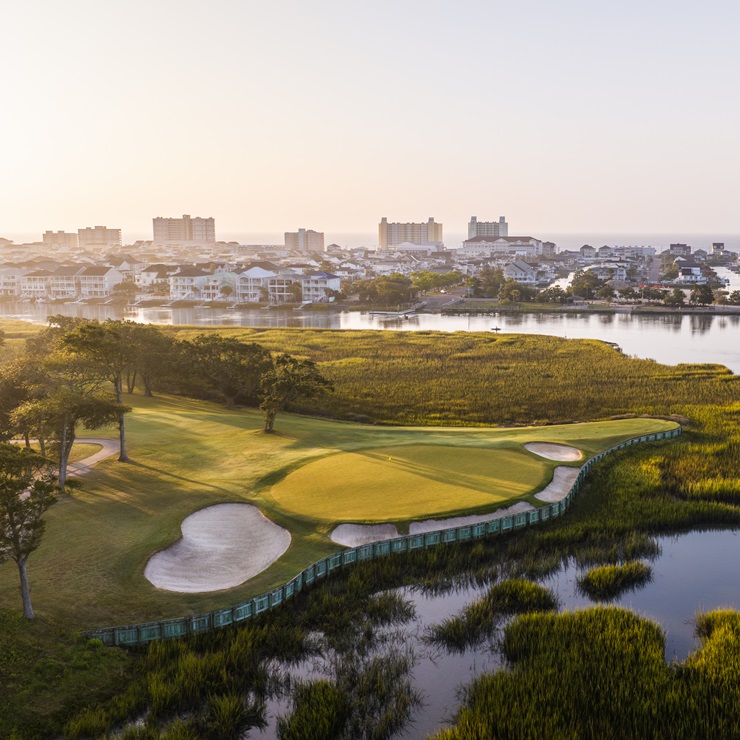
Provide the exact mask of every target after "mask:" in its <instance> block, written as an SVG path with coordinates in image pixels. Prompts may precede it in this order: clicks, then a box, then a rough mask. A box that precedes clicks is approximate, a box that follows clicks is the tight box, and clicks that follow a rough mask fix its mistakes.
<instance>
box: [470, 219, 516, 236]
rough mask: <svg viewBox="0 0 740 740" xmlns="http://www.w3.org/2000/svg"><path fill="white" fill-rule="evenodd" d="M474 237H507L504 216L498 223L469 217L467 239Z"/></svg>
mask: <svg viewBox="0 0 740 740" xmlns="http://www.w3.org/2000/svg"><path fill="white" fill-rule="evenodd" d="M476 236H493V237H498V236H509V224H508V223H506V218H504V216H499V219H498V221H479V220H478V217H477V216H471V217H470V221H469V222H468V239H474V238H475V237H476Z"/></svg>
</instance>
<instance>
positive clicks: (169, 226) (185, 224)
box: [152, 214, 216, 247]
mask: <svg viewBox="0 0 740 740" xmlns="http://www.w3.org/2000/svg"><path fill="white" fill-rule="evenodd" d="M152 226H153V230H154V240H153V244H154V246H155V247H169V246H203V245H212V244H215V243H216V222H215V220H214V219H213V218H211V217H209V218H201V217H200V216H196V217H195V218H193V217H191V216H188V215H187V214H185V215H184V216H183V217H182V218H162V217H161V216H158V217H157V218H154V219H152Z"/></svg>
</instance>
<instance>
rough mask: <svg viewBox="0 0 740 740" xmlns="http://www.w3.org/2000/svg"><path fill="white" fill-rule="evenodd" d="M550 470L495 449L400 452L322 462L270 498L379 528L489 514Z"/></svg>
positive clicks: (411, 448)
mask: <svg viewBox="0 0 740 740" xmlns="http://www.w3.org/2000/svg"><path fill="white" fill-rule="evenodd" d="M550 471H551V466H548V465H546V464H545V463H544V462H543V461H541V460H537V459H535V458H534V457H533V456H531V455H527V454H525V453H524V452H520V451H517V450H511V449H502V448H495V447H494V448H475V447H467V448H466V447H453V446H443V445H404V446H398V447H381V448H376V449H370V450H360V451H357V452H344V453H339V454H335V455H327V456H326V457H323V458H321V459H319V460H316V461H315V462H311V463H308V464H307V465H303V466H302V467H300V468H298V470H295V471H294V472H292V473H290V474H289V475H288V476H287V477H286V478H284V479H283V480H282V481H280V482H279V483H278V484H277V485H275V486H273V488H272V490H271V492H270V497H271V498H272V499H273V500H274V501H275V503H276V504H277V505H278V506H279V507H280V508H282V509H284V510H285V511H290V512H294V513H297V514H302V515H304V516H313V517H315V518H316V519H325V520H327V521H332V522H336V521H354V522H365V521H367V522H386V521H398V520H404V519H414V518H417V517H419V516H425V517H430V516H435V515H438V514H448V513H449V512H454V511H458V510H475V509H479V508H480V507H488V506H495V505H496V504H499V503H502V502H504V501H508V500H509V499H511V498H515V497H518V496H522V495H524V494H527V493H531V492H532V491H533V490H537V489H538V488H540V487H542V485H544V483H545V482H546V479H547V478H548V477H549V475H551V472H550Z"/></svg>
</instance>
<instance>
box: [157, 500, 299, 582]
mask: <svg viewBox="0 0 740 740" xmlns="http://www.w3.org/2000/svg"><path fill="white" fill-rule="evenodd" d="M181 529H182V539H180V540H178V541H177V542H175V544H174V545H171V546H170V547H168V548H166V549H165V550H160V551H159V552H157V553H155V554H154V555H152V557H151V558H150V560H149V562H148V563H147V565H146V569H145V570H144V576H145V577H146V579H147V580H148V581H150V582H151V583H153V584H154V585H155V586H156V587H157V588H161V589H164V590H165V591H178V592H180V593H203V592H206V591H221V590H223V589H226V588H233V587H234V586H238V585H239V584H240V583H244V582H245V581H248V580H249V579H250V578H252V577H253V576H256V575H257V574H258V573H261V572H262V571H263V570H265V568H267V567H268V566H269V565H271V564H272V563H274V562H275V561H276V560H277V559H278V558H279V557H280V556H281V555H282V554H283V553H284V552H285V551H286V550H287V549H288V546H289V545H290V532H288V530H287V529H283V528H282V527H279V526H278V525H277V524H275V523H274V522H271V521H270V520H269V519H267V517H265V516H264V515H263V514H262V512H261V511H260V510H259V509H258V508H256V507H255V506H251V505H250V504H217V505H216V506H209V507H207V508H205V509H201V510H200V511H196V512H195V514H191V515H190V516H189V517H187V518H186V519H185V520H184V521H183V523H182V527H181Z"/></svg>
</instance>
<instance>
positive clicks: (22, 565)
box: [16, 558, 36, 619]
mask: <svg viewBox="0 0 740 740" xmlns="http://www.w3.org/2000/svg"><path fill="white" fill-rule="evenodd" d="M16 563H17V564H18V575H19V576H20V578H21V598H22V599H23V616H24V617H25V618H26V619H35V618H36V615H35V614H34V613H33V606H32V605H31V587H30V586H29V585H28V572H27V571H26V558H20V560H17V561H16Z"/></svg>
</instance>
